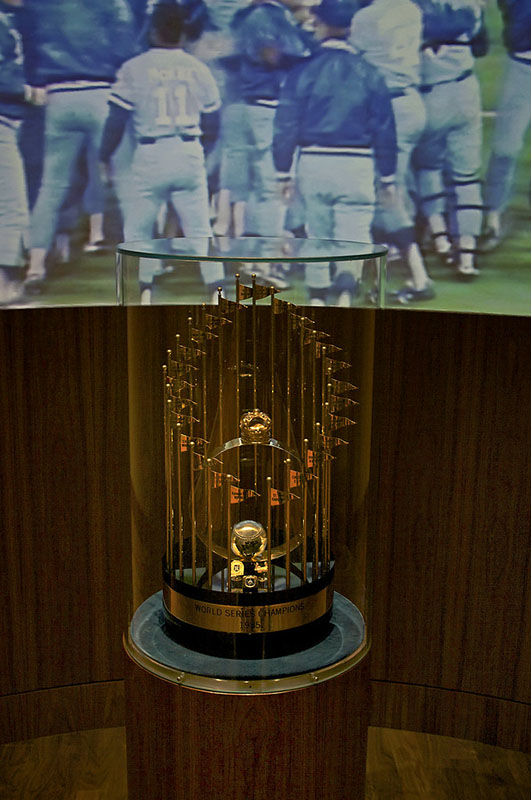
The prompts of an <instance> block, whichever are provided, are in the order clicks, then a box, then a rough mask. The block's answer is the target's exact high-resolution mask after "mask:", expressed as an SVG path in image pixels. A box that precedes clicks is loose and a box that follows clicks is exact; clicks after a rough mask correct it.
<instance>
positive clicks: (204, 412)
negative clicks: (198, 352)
mask: <svg viewBox="0 0 531 800" xmlns="http://www.w3.org/2000/svg"><path fill="white" fill-rule="evenodd" d="M201 330H202V331H203V333H204V332H205V331H206V304H205V303H203V305H202V307H201ZM201 367H202V369H201V382H202V386H201V389H202V392H201V395H202V397H201V400H202V417H203V439H207V438H208V437H207V374H206V371H207V360H206V358H203V359H202V361H201ZM200 418H201V417H200Z"/></svg>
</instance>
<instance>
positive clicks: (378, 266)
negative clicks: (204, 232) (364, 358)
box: [117, 237, 386, 307]
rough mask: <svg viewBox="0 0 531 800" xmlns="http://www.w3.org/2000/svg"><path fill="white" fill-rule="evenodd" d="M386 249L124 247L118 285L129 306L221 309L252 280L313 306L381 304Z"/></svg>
mask: <svg viewBox="0 0 531 800" xmlns="http://www.w3.org/2000/svg"><path fill="white" fill-rule="evenodd" d="M385 253H386V248H385V247H382V246H379V245H372V244H365V243H360V242H348V241H331V240H326V239H323V240H321V239H296V238H275V237H269V238H264V237H245V238H240V239H231V238H228V237H220V238H210V239H159V240H153V241H147V242H127V243H124V244H121V245H119V247H118V259H117V281H118V295H119V298H120V302H123V303H124V304H125V305H138V304H141V305H151V304H154V305H159V304H178V305H181V304H196V303H205V302H206V303H213V302H216V301H217V295H218V289H219V288H221V289H222V293H223V295H224V296H225V297H234V289H233V287H234V276H235V274H236V273H238V274H239V275H240V276H241V280H242V282H243V283H247V284H249V283H250V282H251V280H252V276H253V275H254V276H255V279H256V283H257V284H258V285H261V286H268V287H269V286H272V287H274V288H275V289H276V290H277V291H282V293H283V294H282V297H283V299H285V300H286V301H289V302H293V303H297V304H300V305H311V306H341V307H351V306H362V307H363V306H368V307H378V306H379V305H380V304H381V302H382V291H383V282H384V279H385Z"/></svg>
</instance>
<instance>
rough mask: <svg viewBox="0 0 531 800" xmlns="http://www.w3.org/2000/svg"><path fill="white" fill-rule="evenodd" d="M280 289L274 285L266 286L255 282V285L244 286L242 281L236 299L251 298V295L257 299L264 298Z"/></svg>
mask: <svg viewBox="0 0 531 800" xmlns="http://www.w3.org/2000/svg"><path fill="white" fill-rule="evenodd" d="M279 291H280V289H276V288H275V287H274V286H264V284H262V283H255V285H254V287H251V286H244V285H243V284H242V283H240V284H239V285H238V293H237V294H238V296H237V297H236V300H249V299H250V298H251V297H252V298H254V299H255V300H263V298H264V297H270V296H271V295H273V294H277V292H279Z"/></svg>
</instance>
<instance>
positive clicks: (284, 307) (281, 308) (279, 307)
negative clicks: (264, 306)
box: [271, 297, 294, 314]
mask: <svg viewBox="0 0 531 800" xmlns="http://www.w3.org/2000/svg"><path fill="white" fill-rule="evenodd" d="M271 306H272V308H273V313H274V314H283V313H284V312H285V311H291V309H292V308H293V307H294V306H293V303H288V302H287V301H286V300H278V299H277V298H276V297H273V299H272V301H271Z"/></svg>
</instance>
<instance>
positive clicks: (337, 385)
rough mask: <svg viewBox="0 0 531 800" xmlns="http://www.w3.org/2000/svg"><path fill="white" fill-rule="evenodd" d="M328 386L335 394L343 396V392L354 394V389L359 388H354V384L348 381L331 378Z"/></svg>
mask: <svg viewBox="0 0 531 800" xmlns="http://www.w3.org/2000/svg"><path fill="white" fill-rule="evenodd" d="M328 385H329V386H330V389H331V390H332V392H333V393H334V394H343V392H352V391H353V390H354V389H357V388H358V387H357V386H354V384H353V383H349V382H348V381H338V380H336V378H330V380H329V381H328Z"/></svg>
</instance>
